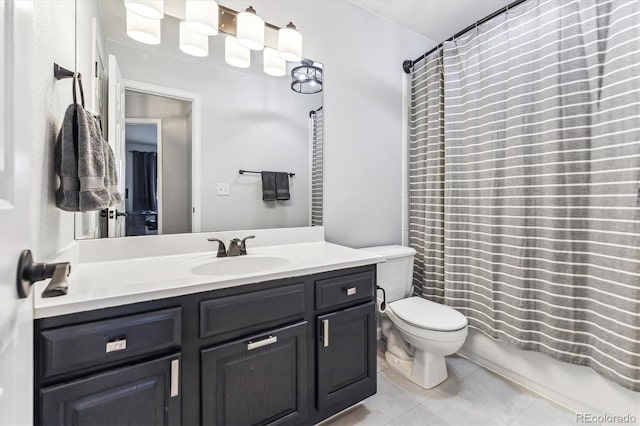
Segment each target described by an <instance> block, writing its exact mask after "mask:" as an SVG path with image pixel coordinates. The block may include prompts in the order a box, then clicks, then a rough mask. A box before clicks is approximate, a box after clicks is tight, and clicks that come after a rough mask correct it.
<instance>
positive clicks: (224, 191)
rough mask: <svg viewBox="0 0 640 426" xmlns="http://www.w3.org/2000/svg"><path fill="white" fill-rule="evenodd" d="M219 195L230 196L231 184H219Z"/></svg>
mask: <svg viewBox="0 0 640 426" xmlns="http://www.w3.org/2000/svg"><path fill="white" fill-rule="evenodd" d="M216 193H217V194H218V195H229V183H228V182H218V189H217V192H216Z"/></svg>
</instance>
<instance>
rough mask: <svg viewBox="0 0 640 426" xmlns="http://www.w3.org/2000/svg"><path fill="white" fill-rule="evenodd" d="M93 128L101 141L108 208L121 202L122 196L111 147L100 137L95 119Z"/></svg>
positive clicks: (95, 119) (98, 125)
mask: <svg viewBox="0 0 640 426" xmlns="http://www.w3.org/2000/svg"><path fill="white" fill-rule="evenodd" d="M93 123H94V126H95V128H96V131H97V133H98V135H99V136H100V139H101V140H102V147H103V151H104V159H105V174H104V186H105V187H106V188H107V191H109V207H111V206H115V205H117V204H120V203H121V202H122V195H121V194H120V193H119V192H118V174H117V170H116V162H115V156H114V155H113V150H112V149H111V145H109V142H107V141H106V140H105V139H104V138H103V137H102V129H101V126H100V122H99V120H98V118H97V117H94V119H93Z"/></svg>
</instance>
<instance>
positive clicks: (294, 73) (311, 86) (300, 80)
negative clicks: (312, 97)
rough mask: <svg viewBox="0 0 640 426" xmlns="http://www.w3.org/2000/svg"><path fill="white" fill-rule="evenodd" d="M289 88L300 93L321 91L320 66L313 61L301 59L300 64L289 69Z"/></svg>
mask: <svg viewBox="0 0 640 426" xmlns="http://www.w3.org/2000/svg"><path fill="white" fill-rule="evenodd" d="M291 77H292V78H293V81H292V82H291V90H293V91H294V92H298V93H302V94H312V93H318V92H322V68H320V67H318V66H316V65H315V63H314V62H313V61H310V60H308V59H303V60H302V64H301V65H299V66H297V67H295V68H293V69H292V70H291Z"/></svg>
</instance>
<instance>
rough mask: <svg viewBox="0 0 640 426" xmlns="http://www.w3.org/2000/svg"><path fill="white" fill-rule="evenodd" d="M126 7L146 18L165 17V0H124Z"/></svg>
mask: <svg viewBox="0 0 640 426" xmlns="http://www.w3.org/2000/svg"><path fill="white" fill-rule="evenodd" d="M124 7H126V8H127V10H129V11H131V12H133V13H135V14H137V15H140V16H144V17H145V18H149V19H162V18H164V0H124Z"/></svg>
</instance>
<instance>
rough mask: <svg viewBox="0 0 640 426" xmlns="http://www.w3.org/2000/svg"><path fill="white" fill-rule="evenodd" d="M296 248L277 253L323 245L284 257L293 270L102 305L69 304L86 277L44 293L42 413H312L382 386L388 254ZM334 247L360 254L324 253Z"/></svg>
mask: <svg viewBox="0 0 640 426" xmlns="http://www.w3.org/2000/svg"><path fill="white" fill-rule="evenodd" d="M287 247H288V249H283V248H282V247H278V252H279V253H281V254H282V253H283V252H286V251H287V250H290V251H291V252H294V251H297V252H298V253H303V254H304V253H305V250H306V251H307V252H309V253H310V252H315V253H316V254H317V256H316V258H315V261H309V260H308V259H309V257H307V256H302V257H301V259H302V258H305V261H304V262H302V263H297V264H296V263H295V261H292V264H291V265H290V266H289V268H287V267H281V268H279V272H277V273H276V275H280V276H282V275H285V276H286V275H288V277H284V278H279V279H267V280H265V281H262V280H261V279H260V278H257V277H260V276H261V274H260V273H256V274H253V275H254V276H255V278H251V277H242V279H239V278H238V276H235V277H233V278H234V279H231V277H230V276H224V277H217V276H213V277H209V280H210V281H212V283H210V284H206V283H200V284H198V285H189V286H185V287H181V290H180V291H181V292H182V293H184V294H182V295H177V296H173V297H162V298H158V299H155V300H147V301H139V302H135V303H122V302H118V300H122V299H117V298H116V299H114V298H113V297H111V298H110V297H105V298H104V299H103V300H102V301H101V302H100V303H104V304H109V305H112V306H109V307H104V308H96V309H93V308H92V309H89V310H81V309H83V308H82V306H83V305H82V304H81V303H80V302H79V301H78V300H77V299H78V298H80V297H81V295H82V294H83V293H81V292H80V294H76V296H75V298H76V300H75V302H74V303H66V304H65V303H64V300H63V299H64V297H69V296H71V298H70V299H68V300H67V301H69V300H71V301H73V300H74V296H73V289H74V288H75V286H80V285H81V282H79V281H78V280H79V279H80V278H79V277H78V278H76V280H75V281H73V280H72V282H71V283H70V289H71V291H70V294H69V295H68V296H63V297H60V298H58V299H59V300H60V304H56V303H55V299H37V300H36V312H38V309H37V307H38V300H39V301H40V302H42V303H45V302H46V303H48V304H49V307H48V310H47V309H44V308H43V309H41V310H40V312H41V314H40V316H42V317H41V318H37V319H36V320H35V332H34V340H35V354H36V356H35V372H34V373H35V395H34V397H35V419H36V424H56V425H97V424H154V425H155V424H164V425H181V424H184V425H197V424H202V425H250V424H296V425H303V424H314V423H317V422H319V421H321V420H323V419H326V418H327V417H329V416H331V415H333V414H335V413H337V412H339V411H341V410H343V409H345V408H347V407H349V406H351V405H353V404H355V403H357V402H359V401H361V400H363V399H365V398H367V397H368V396H371V395H373V394H374V393H375V392H376V365H375V364H376V355H375V351H376V331H375V283H376V266H375V263H376V262H377V261H379V259H375V258H374V257H371V255H368V256H369V257H367V255H363V254H361V253H362V252H359V251H357V250H352V249H347V248H345V247H340V246H335V245H332V244H328V243H324V242H322V243H311V244H293V245H290V246H287ZM269 250H271V249H264V250H262V253H261V249H256V250H255V251H257V252H258V254H256V255H255V256H257V257H260V256H262V257H264V252H265V251H269ZM309 250H310V251H309ZM332 251H335V252H336V255H337V257H336V259H337V258H341V259H342V260H345V255H346V254H348V253H351V254H352V255H355V257H354V258H352V259H351V261H350V262H346V263H345V262H342V266H345V265H357V264H360V265H359V266H352V267H340V264H338V266H334V267H331V266H330V265H331V261H326V262H324V266H318V265H319V263H318V262H319V259H321V258H322V257H323V256H324V258H325V260H326V259H327V256H329V258H330V257H331V256H330V255H329V254H330V252H332ZM320 253H322V254H320ZM337 253H341V254H337ZM197 258H198V257H197V256H196V259H197ZM247 258H248V259H249V260H250V261H251V262H253V260H252V259H251V254H250V255H249V256H247ZM207 259H208V260H211V259H212V258H211V256H210V255H208V256H207ZM354 259H357V261H354ZM153 260H155V259H148V260H147V261H153ZM163 260H164V262H167V257H165V258H163ZM230 260H231V261H233V260H234V259H222V262H227V263H225V264H226V265H229V263H228V261H230ZM347 260H349V259H347ZM140 262H142V263H144V260H141V261H140ZM140 262H139V263H140ZM198 262H199V261H196V263H195V264H196V267H197V266H198V265H199V263H198ZM212 262H215V261H212ZM111 263H113V262H111ZM183 263H184V261H180V262H179V264H183ZM334 263H335V262H334ZM220 264H222V263H220ZM312 264H315V266H314V267H313V268H311V265H312ZM295 265H298V266H299V267H298V268H295ZM300 265H303V266H300ZM112 266H113V265H112ZM97 267H98V266H96V265H92V266H86V267H85V270H86V271H87V272H86V273H89V272H90V270H91V269H94V270H95V268H97ZM319 268H320V269H324V271H322V272H315V273H309V274H305V273H304V271H305V270H318V269H319ZM79 269H82V267H80V268H79ZM173 269H175V266H174V267H173ZM79 275H82V270H81V271H80V272H79ZM267 276H268V275H267ZM72 277H73V274H72V275H71V278H72ZM203 278H206V277H203ZM234 280H235V281H234ZM207 286H208V287H209V288H210V289H209V290H204V291H202V289H203V288H206V287H207ZM127 288H128V287H127ZM147 290H148V289H147ZM173 290H174V291H175V288H174V289H173ZM130 291H133V290H130ZM117 292H118V291H117V290H114V291H113V292H112V294H111V296H113V294H114V293H117ZM77 293H78V292H77ZM88 294H89V293H85V295H88ZM133 296H134V295H133V294H130V295H129V296H128V297H129V298H132V297H133ZM144 297H146V298H148V299H149V298H150V295H149V292H148V291H147V294H146V296H144ZM131 300H135V298H133V299H131ZM87 302H88V300H87ZM94 302H95V301H94ZM114 303H118V305H116V306H113V304H114ZM55 309H58V312H59V313H62V314H59V315H55V313H56V311H55ZM78 310H81V311H78ZM66 311H78V312H68V313H64V312H66Z"/></svg>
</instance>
